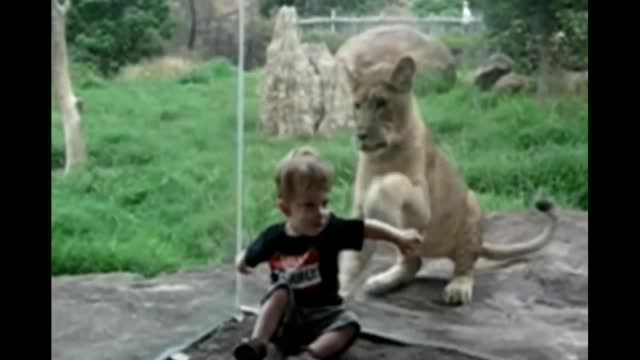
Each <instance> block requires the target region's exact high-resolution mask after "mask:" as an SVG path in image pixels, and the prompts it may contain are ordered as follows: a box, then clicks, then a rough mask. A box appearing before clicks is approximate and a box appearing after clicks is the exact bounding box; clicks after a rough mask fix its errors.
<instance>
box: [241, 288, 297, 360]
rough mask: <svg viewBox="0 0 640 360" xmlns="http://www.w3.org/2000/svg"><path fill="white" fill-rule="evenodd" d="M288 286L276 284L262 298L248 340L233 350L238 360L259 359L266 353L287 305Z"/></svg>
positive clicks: (284, 314) (285, 312)
mask: <svg viewBox="0 0 640 360" xmlns="http://www.w3.org/2000/svg"><path fill="white" fill-rule="evenodd" d="M289 297H290V296H289V288H288V287H286V286H277V287H275V288H273V289H272V290H271V291H270V292H269V293H268V294H267V295H266V296H265V298H264V301H263V302H262V307H261V308H260V312H259V313H258V317H257V319H256V323H255V325H254V327H253V333H252V334H251V339H250V340H249V341H243V342H242V344H240V345H239V346H237V347H236V348H235V350H234V351H233V355H234V357H235V358H236V359H238V360H260V359H263V358H264V357H265V356H266V355H267V343H268V342H269V340H270V339H271V338H272V336H273V335H274V334H275V333H276V331H277V330H278V327H279V325H280V324H281V322H282V320H283V318H284V317H285V316H286V315H287V309H288V307H289V305H290V304H289V301H290V299H289Z"/></svg>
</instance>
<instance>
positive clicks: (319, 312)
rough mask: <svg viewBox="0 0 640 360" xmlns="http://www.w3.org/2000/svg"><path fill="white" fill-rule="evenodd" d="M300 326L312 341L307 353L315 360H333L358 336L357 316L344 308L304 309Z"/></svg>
mask: <svg viewBox="0 0 640 360" xmlns="http://www.w3.org/2000/svg"><path fill="white" fill-rule="evenodd" d="M302 315H303V319H302V324H303V326H304V327H305V328H307V329H308V331H310V332H311V333H312V334H314V337H313V338H314V340H313V341H312V342H311V343H310V344H309V345H308V346H307V351H308V352H309V353H310V354H311V355H313V357H314V358H316V359H333V358H336V357H337V356H338V355H340V354H342V353H343V352H345V351H347V350H348V349H349V348H350V347H351V346H352V345H353V343H354V342H355V341H356V339H357V337H358V335H359V334H360V323H359V320H358V316H357V315H356V314H355V313H353V312H352V311H349V310H346V309H345V308H344V306H342V305H338V306H326V307H321V308H315V309H305V310H303V312H302Z"/></svg>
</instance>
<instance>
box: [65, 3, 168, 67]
mask: <svg viewBox="0 0 640 360" xmlns="http://www.w3.org/2000/svg"><path fill="white" fill-rule="evenodd" d="M174 27H175V24H174V23H173V21H172V20H171V19H170V13H169V2H168V1H156V0H127V1H123V0H75V1H74V2H73V5H72V6H71V10H70V11H69V14H68V19H67V38H68V41H69V47H70V52H71V56H72V59H73V60H74V61H75V62H86V63H90V64H93V65H95V67H96V68H97V69H98V70H99V71H100V72H102V73H103V74H104V75H113V74H115V73H116V72H117V71H118V70H119V69H120V68H121V67H122V66H123V65H125V64H129V63H136V62H138V61H140V60H142V59H145V58H148V57H151V56H154V55H158V54H160V53H161V52H162V46H161V40H162V39H167V38H169V36H170V35H171V33H172V31H173V29H174Z"/></svg>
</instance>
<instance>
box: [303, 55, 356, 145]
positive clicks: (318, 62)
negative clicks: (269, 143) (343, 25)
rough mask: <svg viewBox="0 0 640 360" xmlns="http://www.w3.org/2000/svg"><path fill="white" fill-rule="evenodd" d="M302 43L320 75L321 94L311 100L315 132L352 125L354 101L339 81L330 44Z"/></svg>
mask: <svg viewBox="0 0 640 360" xmlns="http://www.w3.org/2000/svg"><path fill="white" fill-rule="evenodd" d="M302 47H303V51H304V53H305V54H306V55H307V58H308V59H309V61H310V62H311V64H312V65H313V67H314V69H315V71H316V73H317V74H318V77H319V79H320V97H318V98H317V100H318V101H313V103H314V105H315V106H316V111H315V119H316V123H315V128H316V132H317V133H319V134H324V135H327V134H331V133H333V132H335V131H337V130H339V129H344V128H349V127H351V126H352V124H353V122H352V121H350V119H351V118H350V116H351V108H352V106H353V105H352V103H351V100H350V95H349V89H347V88H346V87H345V86H344V84H343V83H342V82H340V78H339V68H338V64H337V63H336V61H335V59H334V57H333V55H331V52H330V51H329V48H328V47H327V45H326V44H325V43H318V44H303V45H302ZM314 100H316V99H314Z"/></svg>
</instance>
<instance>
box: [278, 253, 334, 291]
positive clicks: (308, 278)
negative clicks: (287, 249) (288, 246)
mask: <svg viewBox="0 0 640 360" xmlns="http://www.w3.org/2000/svg"><path fill="white" fill-rule="evenodd" d="M318 260H319V256H318V250H316V249H315V248H311V249H309V250H307V251H306V252H305V253H304V254H301V255H285V254H281V253H276V254H274V255H273V256H272V257H271V259H270V260H269V266H270V267H271V271H273V272H274V274H277V276H278V279H286V278H287V277H288V279H289V285H290V286H291V288H293V289H296V290H308V289H311V288H314V287H316V286H317V285H320V283H322V278H321V277H320V268H319V267H318Z"/></svg>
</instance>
